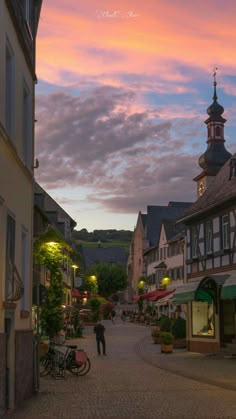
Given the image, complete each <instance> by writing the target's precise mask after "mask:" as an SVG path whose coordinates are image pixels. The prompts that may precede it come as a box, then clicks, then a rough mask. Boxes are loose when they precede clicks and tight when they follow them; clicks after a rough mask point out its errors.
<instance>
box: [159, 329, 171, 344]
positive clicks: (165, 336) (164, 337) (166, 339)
mask: <svg viewBox="0 0 236 419" xmlns="http://www.w3.org/2000/svg"><path fill="white" fill-rule="evenodd" d="M160 338H161V343H162V344H163V345H171V344H172V343H173V340H174V336H173V335H172V334H171V333H168V332H162V333H161V334H160Z"/></svg>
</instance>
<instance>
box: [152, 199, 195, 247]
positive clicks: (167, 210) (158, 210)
mask: <svg viewBox="0 0 236 419" xmlns="http://www.w3.org/2000/svg"><path fill="white" fill-rule="evenodd" d="M191 205H192V202H169V204H168V206H159V205H158V206H154V205H149V206H148V207H147V239H148V241H149V246H150V247H151V246H154V245H155V244H157V242H158V241H159V237H160V228H161V223H162V221H163V220H173V221H174V220H177V219H178V218H180V217H182V216H183V213H184V211H185V210H186V209H187V208H189V207H190V206H191Z"/></svg>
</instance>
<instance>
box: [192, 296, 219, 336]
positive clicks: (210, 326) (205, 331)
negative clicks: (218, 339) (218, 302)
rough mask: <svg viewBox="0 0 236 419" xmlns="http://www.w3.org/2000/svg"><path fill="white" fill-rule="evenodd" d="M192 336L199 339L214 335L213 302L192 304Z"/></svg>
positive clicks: (194, 302)
mask: <svg viewBox="0 0 236 419" xmlns="http://www.w3.org/2000/svg"><path fill="white" fill-rule="evenodd" d="M192 334H193V336H201V337H204V336H206V337H209V336H212V337H213V336H214V335H215V315H214V309H213V301H212V302H207V301H193V302H192Z"/></svg>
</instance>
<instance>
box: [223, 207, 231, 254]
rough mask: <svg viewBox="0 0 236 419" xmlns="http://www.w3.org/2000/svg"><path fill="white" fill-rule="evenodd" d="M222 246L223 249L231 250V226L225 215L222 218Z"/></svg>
mask: <svg viewBox="0 0 236 419" xmlns="http://www.w3.org/2000/svg"><path fill="white" fill-rule="evenodd" d="M222 246H223V249H229V248H230V224H229V216H228V215H223V217H222Z"/></svg>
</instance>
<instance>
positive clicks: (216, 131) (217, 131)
mask: <svg viewBox="0 0 236 419" xmlns="http://www.w3.org/2000/svg"><path fill="white" fill-rule="evenodd" d="M220 135H221V127H219V126H217V127H216V128H215V136H216V137H220Z"/></svg>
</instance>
